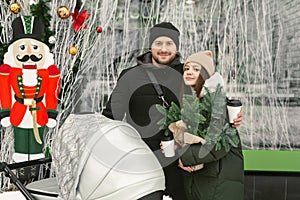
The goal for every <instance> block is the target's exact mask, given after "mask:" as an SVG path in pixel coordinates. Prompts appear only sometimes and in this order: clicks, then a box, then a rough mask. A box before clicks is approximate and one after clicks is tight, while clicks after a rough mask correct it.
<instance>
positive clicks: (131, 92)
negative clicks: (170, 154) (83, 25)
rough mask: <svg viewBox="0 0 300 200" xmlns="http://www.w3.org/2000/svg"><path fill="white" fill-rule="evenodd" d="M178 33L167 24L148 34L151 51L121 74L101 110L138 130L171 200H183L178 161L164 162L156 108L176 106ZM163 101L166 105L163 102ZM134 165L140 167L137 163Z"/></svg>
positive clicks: (179, 70)
mask: <svg viewBox="0 0 300 200" xmlns="http://www.w3.org/2000/svg"><path fill="white" fill-rule="evenodd" d="M179 34H180V33H179V31H178V29H177V28H176V27H175V26H173V24H171V23H168V22H162V23H160V24H156V25H155V26H154V27H153V28H151V30H150V38H149V45H151V47H150V51H149V52H147V53H145V54H143V55H141V56H139V57H138V58H137V62H138V65H137V66H134V67H132V68H128V69H125V70H124V71H122V73H121V75H120V77H119V80H118V82H117V85H116V87H115V88H114V90H113V92H112V94H111V97H110V99H109V101H108V103H107V105H106V108H105V109H104V110H103V115H105V116H107V117H109V118H112V119H116V120H122V119H123V118H124V116H125V119H126V121H127V122H128V123H129V124H131V125H132V126H133V127H134V128H136V129H137V130H138V132H139V133H140V135H141V136H142V138H143V140H144V141H145V142H146V144H147V145H148V146H149V147H150V148H151V150H152V151H153V152H154V153H155V155H156V156H157V158H158V160H159V161H160V163H161V165H162V167H163V169H164V173H165V178H166V190H165V193H166V194H169V195H170V196H171V197H172V198H173V199H174V200H177V199H178V200H184V199H185V194H184V190H183V184H182V183H183V180H182V175H181V171H180V168H178V160H177V158H176V157H175V158H165V157H164V156H163V154H162V152H161V149H160V142H161V139H162V137H163V135H164V134H163V132H164V131H163V130H159V127H158V125H157V122H158V121H159V120H160V119H161V118H162V116H161V114H159V112H158V111H157V110H156V109H155V104H163V103H166V102H167V103H168V104H170V103H171V102H175V103H176V104H178V105H179V94H180V92H181V90H182V85H183V82H182V71H183V65H182V63H180V55H179V53H178V52H177V50H178V47H179ZM147 71H150V72H151V73H153V75H154V76H155V78H156V79H157V82H158V83H159V87H160V88H161V90H162V93H163V98H162V97H160V96H159V95H158V94H157V91H156V89H155V86H154V84H153V83H152V82H153V81H151V79H150V77H149V76H148V74H147ZM163 101H165V102H163ZM136 164H137V165H138V164H139V163H136Z"/></svg>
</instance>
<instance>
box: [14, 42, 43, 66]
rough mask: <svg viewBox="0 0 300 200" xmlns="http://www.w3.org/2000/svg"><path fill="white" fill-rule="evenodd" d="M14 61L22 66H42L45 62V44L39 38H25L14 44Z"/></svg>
mask: <svg viewBox="0 0 300 200" xmlns="http://www.w3.org/2000/svg"><path fill="white" fill-rule="evenodd" d="M13 55H14V61H15V63H16V65H17V66H15V67H20V68H21V67H22V68H26V67H27V68H28V67H29V68H35V69H39V68H42V67H43V65H44V63H45V58H44V57H45V49H44V44H43V43H42V42H40V41H38V40H35V39H31V38H25V39H20V40H17V41H16V42H14V44H13Z"/></svg>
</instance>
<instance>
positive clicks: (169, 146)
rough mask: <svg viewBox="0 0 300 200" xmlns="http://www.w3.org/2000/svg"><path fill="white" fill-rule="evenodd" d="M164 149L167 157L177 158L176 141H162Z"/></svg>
mask: <svg viewBox="0 0 300 200" xmlns="http://www.w3.org/2000/svg"><path fill="white" fill-rule="evenodd" d="M161 144H162V148H163V150H164V154H165V157H173V156H175V149H174V145H175V141H174V139H172V140H167V141H161Z"/></svg>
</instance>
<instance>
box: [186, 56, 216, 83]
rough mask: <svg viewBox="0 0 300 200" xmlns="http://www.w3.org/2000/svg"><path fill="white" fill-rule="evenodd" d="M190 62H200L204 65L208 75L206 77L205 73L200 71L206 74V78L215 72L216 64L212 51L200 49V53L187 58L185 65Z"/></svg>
mask: <svg viewBox="0 0 300 200" xmlns="http://www.w3.org/2000/svg"><path fill="white" fill-rule="evenodd" d="M190 62H194V63H198V64H200V65H201V66H202V68H204V69H205V71H206V72H207V76H208V77H205V74H202V72H200V73H201V75H202V76H204V79H207V78H209V77H211V76H212V75H213V74H214V73H215V66H214V62H213V58H212V52H211V51H200V52H198V53H194V54H192V55H191V56H189V57H188V58H187V60H186V62H185V63H184V65H186V64H188V63H190Z"/></svg>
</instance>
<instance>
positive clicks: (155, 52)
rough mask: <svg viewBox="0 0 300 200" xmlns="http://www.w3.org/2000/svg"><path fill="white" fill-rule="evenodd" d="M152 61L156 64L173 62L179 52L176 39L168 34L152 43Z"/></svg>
mask: <svg viewBox="0 0 300 200" xmlns="http://www.w3.org/2000/svg"><path fill="white" fill-rule="evenodd" d="M151 52H152V63H153V64H154V65H156V66H159V64H164V65H167V64H169V63H171V62H172V61H173V60H174V58H175V56H176V52H177V47H176V44H175V43H174V41H173V40H172V39H171V38H169V37H166V36H161V37H158V38H156V39H155V40H154V41H153V43H152V45H151Z"/></svg>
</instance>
